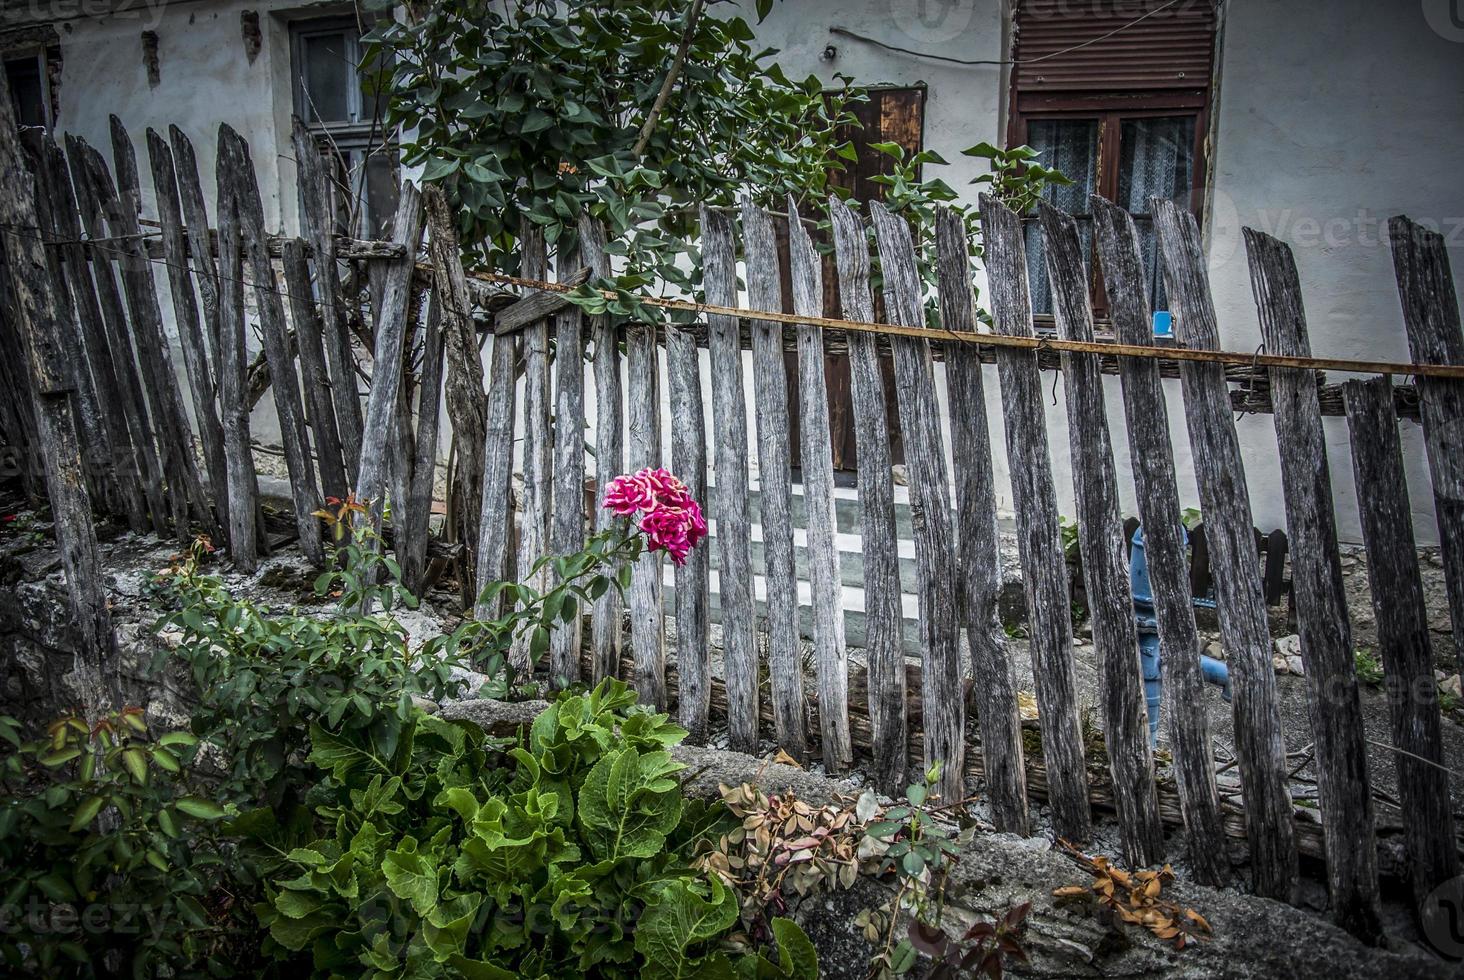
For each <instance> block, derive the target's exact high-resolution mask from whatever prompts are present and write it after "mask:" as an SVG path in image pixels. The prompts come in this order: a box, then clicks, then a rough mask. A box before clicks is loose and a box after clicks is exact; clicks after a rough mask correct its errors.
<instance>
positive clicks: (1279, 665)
mask: <svg viewBox="0 0 1464 980" xmlns="http://www.w3.org/2000/svg"><path fill="white" fill-rule="evenodd" d="M1271 666H1272V667H1273V668H1275V670H1276V673H1278V674H1285V673H1288V672H1289V671H1290V669H1291V668H1290V667H1288V666H1287V665H1286V658H1285V657H1283V656H1281V654H1279V653H1278V654H1276V655H1275V656H1273V657H1272V658H1271Z"/></svg>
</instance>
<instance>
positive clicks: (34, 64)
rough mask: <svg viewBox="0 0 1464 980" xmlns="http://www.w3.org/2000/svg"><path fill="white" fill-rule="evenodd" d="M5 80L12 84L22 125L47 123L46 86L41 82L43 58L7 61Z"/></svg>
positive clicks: (11, 89) (16, 109) (12, 96)
mask: <svg viewBox="0 0 1464 980" xmlns="http://www.w3.org/2000/svg"><path fill="white" fill-rule="evenodd" d="M5 80H6V82H8V83H9V84H10V97H11V99H12V101H13V102H14V103H15V115H16V120H17V121H18V122H19V123H20V125H22V126H44V125H46V87H45V86H44V85H43V84H41V60H40V59H39V58H36V57H30V58H17V59H16V60H14V61H7V62H5Z"/></svg>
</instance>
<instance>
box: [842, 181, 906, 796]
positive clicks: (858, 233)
mask: <svg viewBox="0 0 1464 980" xmlns="http://www.w3.org/2000/svg"><path fill="white" fill-rule="evenodd" d="M829 217H830V218H831V219H832V222H833V237H834V260H835V268H836V269H837V271H838V276H839V303H840V308H841V309H842V310H843V313H844V316H846V317H849V318H850V319H854V320H862V321H864V322H866V323H870V322H873V321H874V299H873V297H872V296H871V295H870V291H869V244H868V242H867V241H866V239H865V231H864V223H863V222H862V221H861V220H860V219H859V216H858V215H856V214H855V213H854V212H853V211H852V210H851V209H850V208H849V206H848V205H847V204H845V203H844V202H843V201H841V200H839V199H838V198H837V197H834V196H830V198H829ZM877 339H878V338H876V337H875V335H874V334H871V333H852V334H850V335H849V367H850V396H851V400H852V401H853V407H854V449H855V453H856V454H857V456H858V458H859V470H858V474H857V479H858V492H859V518H860V548H861V551H862V553H863V558H864V597H865V598H864V603H865V606H864V623H865V626H864V631H865V641H864V646H865V651H866V654H867V655H868V657H869V701H870V704H869V714H870V725H871V728H872V730H873V736H874V737H873V743H874V751H873V754H874V772H873V778H874V782H875V785H877V786H878V787H879V788H880V789H881V790H882V791H883V792H886V793H890V794H896V793H899V792H901V791H902V790H903V789H904V788H905V768H906V765H907V756H908V744H909V733H908V728H907V723H906V713H905V654H904V648H903V642H904V641H903V636H904V619H903V615H902V613H901V610H900V565H899V551H898V542H897V537H896V531H895V490H894V480H893V476H892V473H891V467H890V440H889V431H888V430H887V429H886V427H885V419H886V417H887V416H886V415H885V397H884V379H883V377H882V375H881V373H880V366H879V353H878V347H877Z"/></svg>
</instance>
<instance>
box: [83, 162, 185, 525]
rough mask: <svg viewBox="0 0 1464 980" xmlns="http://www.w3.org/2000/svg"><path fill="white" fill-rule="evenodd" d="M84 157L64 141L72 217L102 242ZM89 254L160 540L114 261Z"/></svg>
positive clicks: (156, 469) (153, 454)
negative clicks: (77, 216) (72, 197)
mask: <svg viewBox="0 0 1464 980" xmlns="http://www.w3.org/2000/svg"><path fill="white" fill-rule="evenodd" d="M90 152H91V148H90V147H88V146H86V145H85V144H84V143H82V142H81V140H80V139H78V138H77V137H74V136H70V135H68V136H67V137H66V156H67V159H68V162H69V165H70V169H71V178H72V179H71V183H72V186H73V187H74V188H75V190H76V203H77V211H78V213H79V214H80V217H81V224H82V227H83V228H84V229H85V231H86V235H87V237H88V238H91V239H98V238H106V237H107V230H106V225H105V222H104V219H103V218H102V209H101V205H100V204H99V203H98V202H97V197H96V192H95V191H94V189H93V188H92V183H91V175H90V171H89V168H88V167H87V163H86V160H87V156H88V155H89V153H90ZM78 237H79V236H78ZM91 254H92V257H93V259H94V261H92V262H91V263H90V266H91V275H92V278H93V281H94V282H95V285H96V295H97V301H98V304H99V309H100V313H101V318H102V328H103V331H104V334H105V337H106V341H107V348H108V349H109V350H110V352H111V355H110V356H111V360H112V365H113V368H114V369H115V371H116V376H117V383H118V385H119V386H120V388H121V391H122V395H123V400H122V402H121V405H122V408H123V410H124V411H125V413H126V421H127V429H128V434H129V437H130V438H131V441H132V445H133V447H134V449H135V450H136V452H137V455H136V456H134V461H135V463H136V465H137V466H138V468H139V482H140V484H141V486H142V492H143V495H144V497H145V498H146V500H147V507H148V514H149V517H150V519H151V521H152V528H153V531H154V533H156V534H157V535H158V536H159V537H162V536H164V535H165V534H166V533H167V510H166V506H165V500H164V495H163V473H162V463H161V461H160V460H159V459H158V452H157V447H156V445H155V443H154V435H153V427H152V420H151V419H150V418H149V417H148V414H147V400H146V396H144V395H143V392H142V382H141V380H140V379H139V378H138V371H137V360H136V358H135V357H134V355H133V352H132V340H131V338H130V337H129V335H128V333H129V332H128V329H127V315H126V313H124V312H123V308H122V297H121V293H120V292H119V291H118V288H117V280H116V278H115V277H114V275H113V272H112V261H111V260H112V258H113V257H114V256H113V253H111V252H110V251H108V252H98V251H97V249H96V248H95V247H93V249H92V253H91Z"/></svg>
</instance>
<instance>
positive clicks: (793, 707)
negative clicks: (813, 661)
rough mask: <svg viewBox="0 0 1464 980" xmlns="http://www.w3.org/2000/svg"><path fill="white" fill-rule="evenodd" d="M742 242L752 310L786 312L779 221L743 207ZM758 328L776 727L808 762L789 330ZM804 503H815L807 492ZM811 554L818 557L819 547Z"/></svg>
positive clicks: (756, 382) (761, 491) (756, 373)
mask: <svg viewBox="0 0 1464 980" xmlns="http://www.w3.org/2000/svg"><path fill="white" fill-rule="evenodd" d="M794 220H796V219H794ZM742 241H743V247H744V248H745V250H746V252H747V303H748V305H749V306H750V307H752V309H754V310H781V309H782V308H783V297H782V286H781V282H780V279H779V271H778V243H777V234H776V231H775V229H774V226H773V218H772V216H771V215H770V214H768V213H767V212H766V211H764V210H763V209H762V208H759V207H756V206H755V205H753V203H752V202H751V201H750V200H744V201H743V204H742ZM751 328H752V330H751V333H752V383H753V405H754V408H755V411H756V413H757V474H758V504H759V508H758V509H759V515H760V521H761V524H762V532H763V580H764V581H765V582H766V583H767V611H768V615H767V643H768V680H769V682H770V685H769V686H770V687H771V689H772V696H773V728H774V730H775V731H776V733H777V738H778V745H779V746H780V747H782V749H783V750H784V751H785V752H787V753H788V754H789V755H791V756H792V757H793V758H795V759H797V760H799V761H800V762H803V761H806V760H807V758H808V735H807V731H806V728H805V711H806V708H805V702H804V691H803V642H802V640H801V638H800V636H799V621H798V569H797V564H796V562H795V560H794V557H793V556H794V550H793V475H792V467H791V462H790V461H791V460H792V450H791V449H790V448H789V444H788V443H789V439H788V435H789V430H790V425H789V417H788V371H787V363H786V361H785V360H784V355H783V324H781V323H777V322H775V321H771V320H753V321H752V323H751ZM804 500H805V502H808V501H809V500H810V498H809V497H808V495H807V494H806V493H805V495H804ZM830 503H832V498H830ZM809 554H810V556H811V555H812V543H811V542H810V544H809ZM820 709H822V705H820ZM820 717H822V711H821V710H820Z"/></svg>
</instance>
